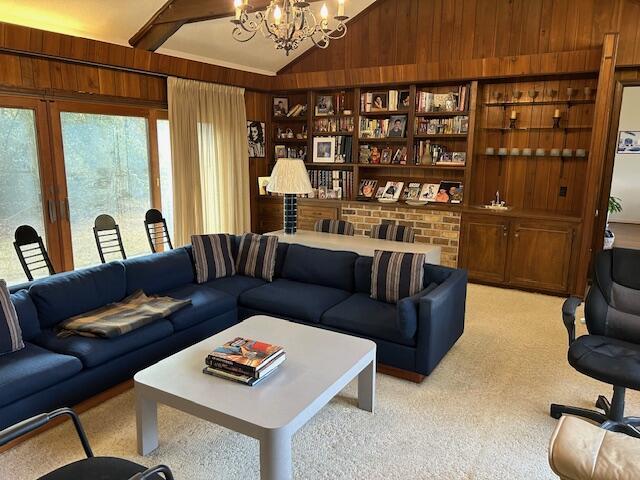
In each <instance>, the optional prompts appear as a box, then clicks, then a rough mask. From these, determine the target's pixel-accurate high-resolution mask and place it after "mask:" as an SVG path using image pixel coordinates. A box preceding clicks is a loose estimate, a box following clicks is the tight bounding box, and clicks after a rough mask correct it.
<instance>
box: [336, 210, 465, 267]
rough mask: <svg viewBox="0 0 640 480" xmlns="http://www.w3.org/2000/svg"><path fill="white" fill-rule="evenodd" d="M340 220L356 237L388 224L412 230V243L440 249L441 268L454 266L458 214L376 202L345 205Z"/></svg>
mask: <svg viewBox="0 0 640 480" xmlns="http://www.w3.org/2000/svg"><path fill="white" fill-rule="evenodd" d="M341 218H342V219H343V220H347V221H349V222H351V223H353V225H354V227H355V231H356V232H355V233H356V235H362V236H367V237H368V236H369V234H370V233H371V226H372V225H380V224H382V223H387V222H392V223H394V224H397V225H406V226H409V227H413V228H414V230H415V232H416V242H421V243H429V244H431V245H437V246H439V247H442V260H441V263H442V265H446V266H448V267H455V266H457V265H458V246H459V243H460V213H459V212H451V211H446V210H435V209H433V210H432V209H428V208H406V207H405V206H402V207H393V206H388V205H381V204H379V203H371V204H368V203H345V204H343V205H342V211H341Z"/></svg>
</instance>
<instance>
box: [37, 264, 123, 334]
mask: <svg viewBox="0 0 640 480" xmlns="http://www.w3.org/2000/svg"><path fill="white" fill-rule="evenodd" d="M126 293H127V278H126V274H125V269H124V265H123V264H122V262H110V263H106V264H104V265H98V266H96V267H91V268H85V269H82V270H76V271H74V272H66V273H60V274H57V275H53V276H51V277H47V278H43V279H42V280H37V281H35V282H33V284H32V285H31V287H30V288H29V295H31V298H32V299H33V303H34V304H35V306H36V308H37V309H38V317H39V319H40V326H41V327H42V328H50V327H53V326H55V325H57V324H58V323H59V322H61V321H62V320H66V319H67V318H69V317H73V316H75V315H79V314H81V313H85V312H88V311H90V310H95V309H96V308H100V307H103V306H104V305H107V304H108V303H113V302H118V301H120V300H122V299H123V298H124V297H125V295H126Z"/></svg>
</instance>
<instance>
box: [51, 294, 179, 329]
mask: <svg viewBox="0 0 640 480" xmlns="http://www.w3.org/2000/svg"><path fill="white" fill-rule="evenodd" d="M189 304H191V300H178V299H175V298H171V297H161V296H154V295H152V296H148V295H146V294H145V293H144V292H143V291H142V290H138V291H137V292H134V293H133V294H131V295H129V296H128V297H126V298H125V299H124V300H122V301H121V302H118V303H111V304H109V305H105V306H104V307H101V308H98V309H97V310H93V311H91V312H87V313H83V314H82V315H77V316H75V317H72V318H70V319H68V320H65V321H64V322H62V323H60V325H58V327H57V329H58V336H59V337H66V336H69V335H82V336H87V337H101V338H113V337H118V336H120V335H124V334H125V333H129V332H131V331H133V330H135V329H137V328H140V327H143V326H145V325H148V324H149V323H151V322H153V321H155V320H158V319H161V318H165V317H167V316H169V315H171V314H172V313H174V312H177V311H178V310H180V309H181V308H184V307H186V306H187V305H189Z"/></svg>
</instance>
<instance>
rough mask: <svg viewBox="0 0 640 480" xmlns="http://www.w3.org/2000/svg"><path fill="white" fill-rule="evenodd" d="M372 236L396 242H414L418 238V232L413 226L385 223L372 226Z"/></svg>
mask: <svg viewBox="0 0 640 480" xmlns="http://www.w3.org/2000/svg"><path fill="white" fill-rule="evenodd" d="M371 238H378V239H381V240H393V241H395V242H406V243H413V242H415V240H416V234H415V232H414V230H413V228H411V227H405V226H404V225H391V224H388V223H385V224H382V225H374V226H373V227H371Z"/></svg>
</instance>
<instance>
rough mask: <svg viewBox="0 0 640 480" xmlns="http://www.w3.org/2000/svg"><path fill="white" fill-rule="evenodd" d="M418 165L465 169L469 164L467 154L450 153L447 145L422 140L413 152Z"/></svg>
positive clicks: (417, 143)
mask: <svg viewBox="0 0 640 480" xmlns="http://www.w3.org/2000/svg"><path fill="white" fill-rule="evenodd" d="M413 161H414V163H415V164H416V165H439V166H443V167H464V166H465V165H466V163H467V153H466V152H450V151H449V150H448V149H447V147H446V146H445V145H440V144H437V143H433V142H431V140H420V141H418V142H416V147H415V151H414V152H413Z"/></svg>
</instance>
